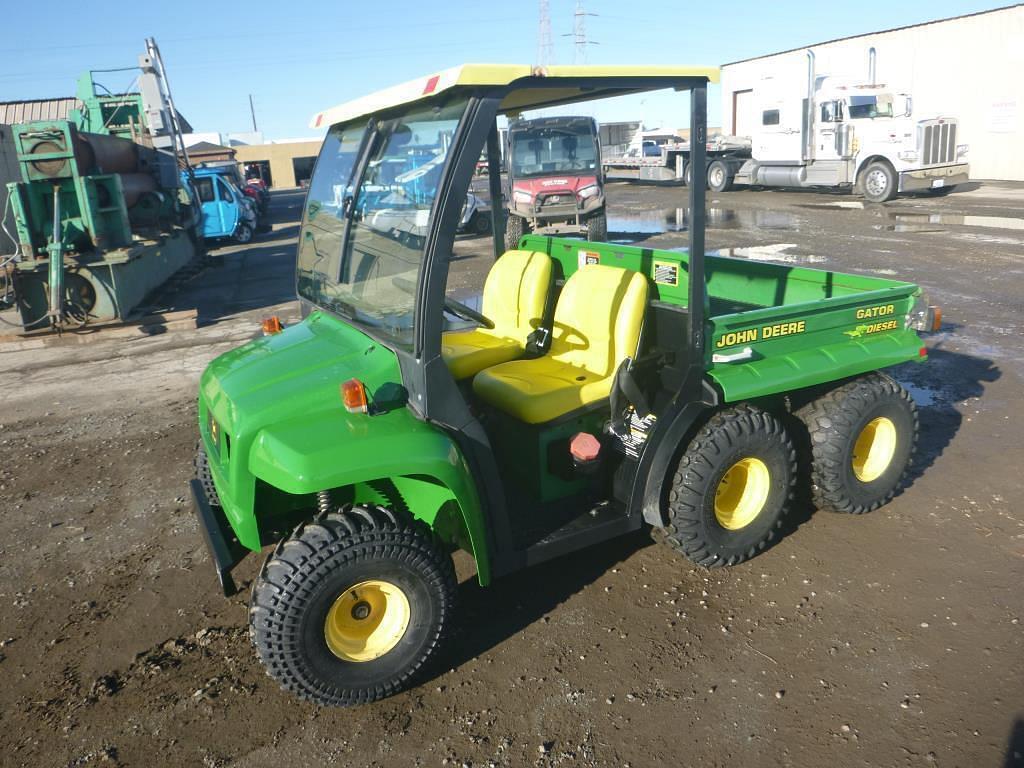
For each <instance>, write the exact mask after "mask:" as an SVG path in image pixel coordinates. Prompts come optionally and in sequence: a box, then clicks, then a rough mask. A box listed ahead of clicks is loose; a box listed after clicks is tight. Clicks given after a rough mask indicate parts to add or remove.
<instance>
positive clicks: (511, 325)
mask: <svg viewBox="0 0 1024 768" xmlns="http://www.w3.org/2000/svg"><path fill="white" fill-rule="evenodd" d="M550 288H551V257H550V256H548V255H547V254H546V253H541V252H540V251H519V250H516V251H506V252H505V253H504V254H503V255H502V256H501V258H499V259H498V260H497V261H496V262H494V266H492V267H491V271H490V273H488V275H487V280H486V281H485V282H484V295H483V303H482V306H481V308H480V309H481V311H482V312H483V314H484V315H485V316H486V317H488V318H490V319H491V320H493V321H494V329H493V330H490V331H488V330H484V329H481V330H482V331H483V332H484V333H492V334H494V335H496V336H502V337H508V338H512V339H516V340H517V341H521V342H523V343H524V344H525V343H526V337H527V336H529V335H530V333H531V332H532V331H533V330H534V329H535V328H537V327H538V326H539V325H540V324H541V321H542V319H543V317H544V306H545V304H546V302H547V298H548V291H549V290H550Z"/></svg>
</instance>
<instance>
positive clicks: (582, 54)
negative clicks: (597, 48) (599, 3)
mask: <svg viewBox="0 0 1024 768" xmlns="http://www.w3.org/2000/svg"><path fill="white" fill-rule="evenodd" d="M587 16H597V14H596V13H587V11H585V10H584V9H583V0H576V11H575V12H574V13H573V25H572V32H571V33H568V34H564V35H562V37H571V38H573V43H574V44H575V46H576V51H575V53H574V54H573V63H574V64H586V63H587V46H588V45H598V43H595V42H594V41H593V40H588V39H587Z"/></svg>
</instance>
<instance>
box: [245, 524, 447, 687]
mask: <svg viewBox="0 0 1024 768" xmlns="http://www.w3.org/2000/svg"><path fill="white" fill-rule="evenodd" d="M455 595H456V582H455V571H454V569H453V567H452V561H451V558H450V557H449V556H448V555H447V554H446V553H445V552H443V551H442V550H441V548H440V546H439V545H438V543H437V542H436V541H435V539H434V538H433V537H432V536H431V534H430V532H429V531H428V530H427V529H426V528H425V527H424V526H423V525H422V524H421V523H418V522H412V521H409V522H406V521H404V520H401V519H399V518H398V517H396V515H394V514H393V513H392V512H390V511H389V510H387V509H384V508H382V507H352V508H349V509H347V510H345V511H341V512H337V513H334V514H330V515H326V516H324V517H320V518H317V519H316V520H314V521H313V522H309V523H304V524H302V525H300V526H299V527H298V528H296V529H295V531H294V532H293V533H292V534H291V536H289V537H288V538H287V539H285V540H284V541H282V542H281V543H280V544H279V545H278V546H277V549H275V551H274V552H273V554H271V555H270V557H268V558H267V561H266V562H265V563H264V565H263V570H262V571H261V572H260V575H259V577H258V578H257V580H256V582H255V584H254V586H253V592H252V601H251V603H250V607H249V624H250V635H251V637H252V640H253V643H254V645H255V646H256V650H257V652H258V653H259V655H260V658H261V660H262V661H263V664H264V666H265V667H266V669H267V673H268V674H269V675H270V676H271V677H273V678H274V679H275V680H277V681H278V683H280V684H281V687H282V688H284V689H285V690H287V691H290V692H292V693H294V694H296V695H298V696H299V697H301V698H303V699H307V700H309V701H312V702H315V703H317V704H322V705H329V706H351V705H355V704H363V703H367V702H371V701H375V700H377V699H381V698H384V697H386V696H390V695H392V694H394V693H397V692H398V691H400V690H403V689H405V688H408V687H409V686H410V685H412V684H413V683H414V682H416V681H417V680H418V679H419V678H420V677H421V675H422V674H423V673H424V672H425V671H426V670H427V669H428V667H429V664H430V662H432V661H433V660H434V659H435V658H436V657H437V654H438V652H439V651H440V649H441V648H442V646H443V643H444V640H445V636H446V634H447V631H448V625H449V623H450V621H451V618H452V613H453V610H454V606H455Z"/></svg>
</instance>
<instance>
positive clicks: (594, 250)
mask: <svg viewBox="0 0 1024 768" xmlns="http://www.w3.org/2000/svg"><path fill="white" fill-rule="evenodd" d="M717 76H718V73H717V70H715V69H707V68H698V67H634V66H629V67H596V66H552V67H549V68H547V69H533V68H531V67H528V66H513V65H465V66H461V67H456V68H454V69H450V70H446V71H443V72H440V73H436V74H434V75H431V76H429V77H425V78H422V79H420V80H416V81H413V82H410V83H406V84H404V85H400V86H397V87H395V88H391V89H388V90H385V91H382V92H380V93H377V94H373V95H371V96H367V97H365V98H362V99H359V100H356V101H354V102H351V103H348V104H344V105H341V106H338V107H335V108H333V109H329V110H327V111H325V112H323V113H320V114H318V115H316V117H315V118H314V121H313V125H314V126H325V127H328V133H327V136H326V139H325V140H324V144H323V148H322V150H321V153H320V156H319V158H318V160H317V164H316V169H315V172H314V174H313V177H312V180H311V183H310V187H309V192H308V196H307V200H306V205H305V211H304V214H303V219H302V228H301V234H300V237H299V245H298V257H297V259H298V268H297V290H298V295H299V298H300V300H301V303H302V307H303V312H304V319H303V320H302V322H300V323H297V324H295V325H293V326H291V327H289V328H287V329H285V330H283V331H281V332H272V333H270V335H266V336H264V337H263V338H259V339H257V340H255V341H252V342H250V343H249V344H246V345H245V346H243V347H241V348H239V349H236V350H234V351H232V352H229V353H227V354H225V355H223V356H221V357H219V358H218V359H216V360H215V361H214V362H213V363H211V365H210V366H209V368H208V369H207V370H206V372H205V373H204V374H203V377H202V381H201V385H200V394H199V431H200V435H201V444H200V448H199V451H198V453H197V457H196V468H197V476H196V479H195V480H193V481H192V492H193V496H194V500H195V506H196V510H197V513H198V516H199V519H200V522H201V528H202V531H203V533H204V535H205V538H206V541H207V544H208V546H209V549H210V551H211V553H212V556H213V560H214V562H215V565H216V569H217V573H218V575H219V577H220V580H221V583H222V586H223V587H224V590H225V592H226V593H230V592H232V591H233V590H234V588H235V587H234V583H233V581H232V578H231V575H230V571H231V569H232V568H233V567H234V566H235V565H236V564H237V562H238V561H239V559H240V558H241V557H242V555H243V554H244V553H245V552H246V551H250V550H251V551H254V552H255V551H259V550H260V549H261V548H263V547H266V546H271V545H273V546H274V548H273V551H272V552H271V553H270V555H269V556H268V557H267V559H266V562H265V564H264V565H263V569H262V571H261V572H260V574H259V576H258V578H257V579H256V581H255V583H254V585H253V589H252V598H251V608H250V623H251V633H252V638H253V642H254V644H255V645H256V648H257V650H258V652H259V655H260V657H261V658H262V660H263V662H264V664H265V665H266V668H267V670H268V672H269V673H270V675H271V676H272V677H274V678H275V679H276V680H278V681H279V682H280V683H281V685H282V686H284V688H286V689H287V690H289V691H292V692H294V693H295V694H297V695H299V696H302V697H304V698H306V699H309V700H312V701H315V702H319V703H322V704H332V705H350V704H358V703H362V702H368V701H372V700H375V699H378V698H381V697H384V696H388V695H390V694H392V693H394V692H396V691H398V690H400V689H402V688H405V687H408V686H409V685H412V684H414V683H415V682H416V681H417V680H419V679H422V677H423V675H425V674H426V673H427V670H429V669H430V668H431V663H432V662H434V661H436V660H437V658H438V657H439V656H440V654H441V653H442V649H443V646H444V641H445V638H446V635H447V633H448V630H449V628H450V626H451V623H452V621H453V620H454V613H453V611H454V608H455V597H456V580H455V575H454V570H453V567H452V559H451V553H452V552H453V551H454V550H456V549H462V550H465V551H466V552H468V553H469V554H470V555H471V556H472V557H473V559H474V560H475V563H476V571H477V577H478V579H479V581H480V583H481V584H483V585H486V584H488V583H489V582H491V581H492V580H493V579H495V578H497V577H499V576H505V575H507V574H510V573H514V572H516V571H518V570H520V569H522V568H525V567H528V566H530V565H533V564H536V563H540V562H543V561H546V560H550V559H552V558H555V557H559V556H562V555H565V554H567V553H569V552H572V551H575V550H578V549H581V548H583V547H586V546H589V545H592V544H596V543H598V542H601V541H604V540H607V539H609V538H611V537H614V536H621V535H623V534H626V533H629V532H631V531H634V530H636V529H639V528H641V527H643V526H653V527H656V528H660V529H662V530H663V531H664V536H662V537H660V538H662V539H663V540H664V542H665V543H666V544H667V545H668V546H671V547H672V548H674V549H676V550H678V552H679V553H680V554H681V555H683V556H684V557H687V558H689V559H691V560H692V561H694V562H696V563H699V564H701V565H703V566H707V567H717V566H725V565H733V564H735V563H739V562H741V561H743V560H745V559H747V558H750V557H752V556H754V555H755V554H757V553H758V552H760V551H762V550H763V549H765V548H766V547H767V546H769V545H770V544H771V543H772V541H773V540H774V539H775V538H776V537H777V536H778V535H779V529H780V525H781V524H782V521H783V517H784V515H785V514H786V512H787V509H788V507H789V506H790V505H791V504H792V499H793V498H794V495H795V491H796V489H797V488H796V487H797V484H798V482H806V483H808V484H809V488H808V491H809V495H810V496H811V497H812V498H813V499H814V501H815V503H816V505H817V507H818V508H820V509H829V510H833V511H837V512H846V513H854V514H859V513H862V512H867V511H869V510H873V509H875V508H876V507H879V506H880V505H882V504H884V503H885V502H887V501H888V500H889V499H890V498H892V496H893V495H894V493H895V492H896V491H897V490H898V489H899V488H900V484H901V481H902V478H903V476H904V473H905V470H906V467H907V464H908V461H909V459H910V456H911V454H912V452H913V449H914V444H915V440H916V433H917V416H916V413H915V409H914V405H913V402H912V400H911V399H910V397H909V396H908V394H907V392H906V391H905V390H904V389H903V388H901V387H900V386H899V385H898V384H897V383H896V382H895V381H894V380H893V379H892V378H890V377H889V376H887V375H885V374H884V373H880V372H879V370H880V369H883V368H886V367H888V366H892V365H894V364H897V363H902V362H904V361H908V360H921V361H923V360H925V359H926V350H925V348H924V347H923V346H922V343H921V340H920V339H919V337H918V335H917V333H916V332H915V331H916V330H929V329H932V328H933V326H934V325H935V323H936V317H937V313H936V310H935V309H934V308H931V307H927V306H925V305H924V304H923V302H922V301H921V291H920V290H919V288H918V287H917V286H915V285H913V284H910V283H905V282H899V281H896V280H885V279H880V278H876V277H862V276H854V275H848V274H842V273H838V272H827V271H818V270H812V269H802V268H796V267H792V266H787V265H779V264H762V263H757V262H752V261H747V260H740V259H729V258H719V257H714V256H710V255H708V256H706V255H705V253H704V197H705V190H704V188H703V186H699V185H698V186H691V187H690V188H689V208H690V218H689V221H690V222H691V229H690V248H689V250H688V251H687V252H675V251H667V250H655V249H650V248H640V247H633V246H628V245H617V244H602V243H593V242H583V241H579V240H571V239H559V238H550V237H540V236H536V235H528V236H525V237H523V238H522V239H521V240H520V241H519V243H518V248H515V249H513V250H510V251H507V252H504V246H503V243H504V224H505V217H504V214H503V211H502V210H501V206H497V205H495V206H492V236H493V242H492V247H490V248H488V249H487V251H486V252H485V253H484V254H483V255H481V256H478V257H477V259H476V263H483V262H485V263H486V264H487V265H488V267H489V269H487V270H486V281H485V282H484V283H483V286H482V291H480V292H478V293H477V294H476V297H477V298H478V299H479V300H478V301H475V300H474V299H473V298H471V297H469V296H468V295H467V294H466V292H465V285H464V283H465V279H464V278H465V272H464V270H465V269H466V265H467V264H468V263H470V262H473V261H474V260H473V259H466V258H464V257H463V256H458V255H456V252H457V250H458V249H457V247H456V246H457V245H458V244H457V243H456V230H457V228H458V225H459V221H460V216H461V213H462V207H463V205H464V202H465V200H466V194H467V190H468V188H469V185H470V181H471V178H472V177H473V174H474V169H475V166H476V164H477V162H478V159H479V158H480V157H481V154H482V152H483V150H485V149H486V150H487V152H486V154H487V158H488V165H489V168H488V170H489V174H488V178H489V182H488V183H489V186H490V193H491V199H492V200H501V199H502V188H501V184H502V182H501V175H500V167H499V158H500V156H501V153H500V151H499V132H498V123H497V118H498V117H499V116H500V115H517V114H519V113H520V112H522V111H524V110H528V109H534V108H540V107H546V106H553V105H567V104H573V103H578V102H582V101H589V100H593V99H598V98H604V97H610V96H617V95H622V94H628V93H638V92H644V91H651V90H657V89H674V90H677V91H689V94H690V107H691V109H690V113H691V123H690V125H691V131H692V133H691V135H692V136H694V137H695V138H696V141H695V142H694V144H693V146H694V150H693V158H692V159H693V162H694V164H695V166H696V167H695V170H694V178H703V174H704V170H703V166H704V161H705V158H704V150H703V148H704V137H705V132H706V99H707V85H708V83H709V82H714V81H716V79H717ZM538 160H539V161H540V162H543V158H538ZM461 242H462V241H461V240H460V243H461ZM484 271H485V270H481V276H482V275H483V272H484ZM270 330H271V331H277V330H278V329H277V328H274V327H271V329H270ZM795 446H806V449H805V450H806V453H807V456H806V463H807V464H808V466H809V467H810V470H809V473H808V474H809V476H808V477H807V478H803V479H800V478H798V472H797V456H798V448H796V447H795Z"/></svg>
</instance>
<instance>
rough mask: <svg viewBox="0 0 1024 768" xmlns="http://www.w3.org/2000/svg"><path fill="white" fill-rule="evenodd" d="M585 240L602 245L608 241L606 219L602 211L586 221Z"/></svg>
mask: <svg viewBox="0 0 1024 768" xmlns="http://www.w3.org/2000/svg"><path fill="white" fill-rule="evenodd" d="M587 240H589V241H591V242H593V243H604V242H607V240H608V217H607V215H605V212H604V211H601V213H598V214H595V215H594V216H591V217H590V218H589V219H587Z"/></svg>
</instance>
